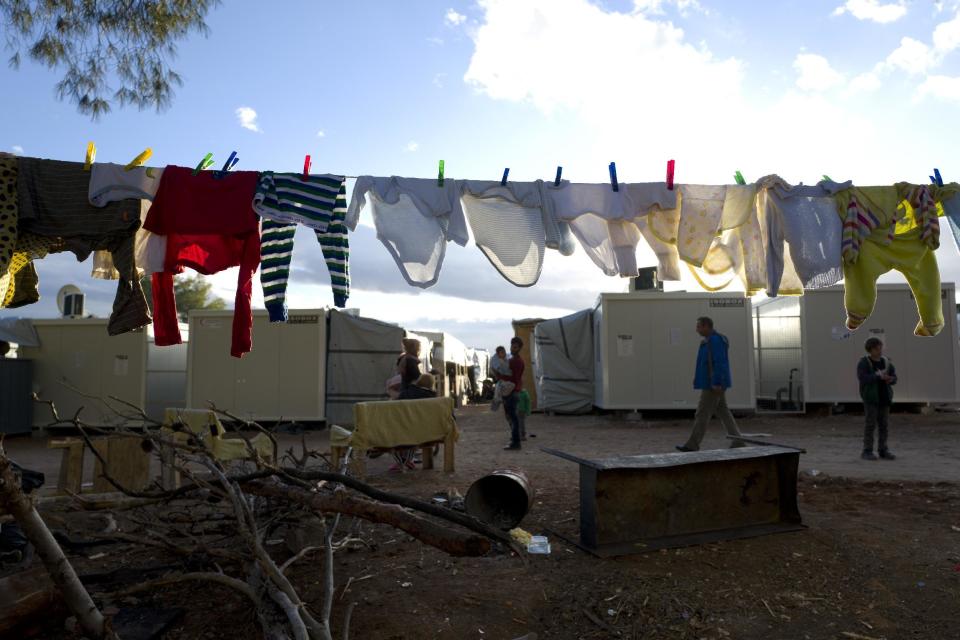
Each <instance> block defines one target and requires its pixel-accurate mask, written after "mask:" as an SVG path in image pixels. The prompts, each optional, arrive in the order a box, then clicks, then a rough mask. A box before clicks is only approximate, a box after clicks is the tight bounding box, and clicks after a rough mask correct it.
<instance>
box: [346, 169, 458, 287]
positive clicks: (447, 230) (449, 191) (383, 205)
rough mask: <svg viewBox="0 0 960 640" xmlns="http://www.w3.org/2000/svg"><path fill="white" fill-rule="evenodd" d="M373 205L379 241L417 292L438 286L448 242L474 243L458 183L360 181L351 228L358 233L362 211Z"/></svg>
mask: <svg viewBox="0 0 960 640" xmlns="http://www.w3.org/2000/svg"><path fill="white" fill-rule="evenodd" d="M368 196H369V200H368ZM368 204H369V207H370V212H371V214H372V216H373V223H374V225H375V226H376V228H377V238H379V239H380V242H382V243H383V245H384V246H385V247H386V248H387V251H389V252H390V255H391V256H393V259H394V261H395V262H396V263H397V266H398V267H399V268H400V273H401V274H402V275H403V278H404V279H405V280H406V281H407V282H408V283H409V284H410V285H412V286H414V287H420V288H421V289H426V288H428V287H431V286H433V285H434V284H436V282H437V280H438V279H439V277H440V269H441V267H442V266H443V257H444V255H445V253H446V243H447V242H448V241H453V242H456V243H457V244H459V245H460V246H465V245H466V244H467V241H468V240H469V234H468V232H467V223H466V219H465V217H464V215H463V208H462V207H461V205H460V188H459V185H458V184H457V183H456V181H454V180H450V179H447V180H445V181H444V184H443V186H438V185H437V181H436V180H433V179H425V178H399V177H396V176H392V177H389V178H386V177H376V178H375V177H373V176H360V177H359V178H357V182H356V184H355V185H354V188H353V197H352V198H351V199H350V205H349V207H347V217H346V220H345V223H346V225H347V227H348V228H349V229H351V230H354V229H356V228H357V223H358V222H359V220H360V211H361V210H362V209H363V208H364V207H365V206H366V205H368Z"/></svg>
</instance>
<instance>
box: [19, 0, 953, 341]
mask: <svg viewBox="0 0 960 640" xmlns="http://www.w3.org/2000/svg"><path fill="white" fill-rule="evenodd" d="M262 7H263V5H262V3H259V2H254V1H252V0H251V1H246V0H244V1H241V0H231V1H230V2H224V3H222V5H221V6H220V7H219V8H217V9H215V10H213V11H212V12H211V13H210V14H209V15H208V19H207V22H208V25H209V26H210V33H209V36H208V37H203V36H200V35H191V36H190V37H189V38H188V39H186V40H185V41H182V42H181V43H180V45H179V52H178V56H177V58H176V60H175V61H174V63H173V66H174V68H175V69H176V70H177V71H178V72H179V73H180V75H181V76H182V77H183V79H184V86H183V87H182V88H180V89H178V90H177V92H176V96H175V98H174V102H173V105H172V107H171V108H169V109H168V110H166V111H164V112H161V113H156V112H155V111H152V110H147V111H138V110H136V108H127V109H122V110H121V109H117V110H115V111H113V112H112V113H110V114H108V115H106V116H105V117H103V118H102V119H101V120H99V121H97V122H92V121H91V120H90V119H89V118H88V117H86V116H83V115H80V114H78V113H77V112H76V109H75V107H74V106H73V105H71V104H69V103H67V102H60V101H58V100H57V98H56V96H55V92H54V85H55V83H56V82H57V80H58V79H59V77H60V76H59V75H58V73H57V71H56V70H52V71H51V70H48V69H46V68H44V67H42V66H39V65H37V64H34V63H31V62H28V61H27V62H24V64H23V65H22V66H21V68H20V70H12V69H9V68H7V67H6V66H0V87H3V95H4V97H5V98H6V99H4V100H0V150H2V151H8V152H13V153H18V154H23V155H28V156H36V157H47V158H56V159H61V160H78V161H82V160H83V157H84V152H85V149H86V144H87V141H89V140H93V141H95V142H96V144H97V148H98V151H97V160H99V161H111V162H122V163H126V162H127V161H129V160H130V159H132V158H133V157H134V156H136V155H137V154H138V153H139V152H140V151H142V150H143V149H144V148H145V147H151V148H152V149H153V152H154V155H153V158H152V159H151V161H150V164H153V165H158V166H160V165H166V164H179V165H187V166H194V165H196V164H197V162H198V161H199V160H200V158H202V157H203V156H204V155H205V154H206V153H207V152H212V153H213V154H214V159H215V161H216V162H215V164H216V166H219V164H220V163H222V162H223V161H224V160H225V159H226V157H227V156H228V155H229V154H230V152H231V151H233V150H236V151H237V154H238V156H239V158H240V162H239V163H238V164H237V166H236V169H238V170H239V169H255V170H276V171H300V170H302V167H303V158H304V155H305V154H308V153H309V154H311V156H312V159H313V171H314V172H325V173H327V172H328V173H336V174H344V175H350V176H356V175H363V174H371V175H402V176H409V177H433V176H436V173H437V163H438V160H440V159H443V160H444V161H445V165H446V176H447V177H449V178H471V179H499V178H500V176H501V174H502V172H503V169H504V168H505V167H510V179H511V180H517V181H522V180H535V179H552V178H553V176H554V174H555V171H556V167H557V166H558V165H562V166H563V176H564V178H566V179H569V180H571V181H574V182H607V181H608V180H609V178H608V174H607V166H608V163H609V162H611V161H615V162H616V163H617V170H618V175H619V179H620V180H621V181H623V182H650V181H655V180H660V179H663V177H664V176H665V167H666V161H667V160H668V159H675V160H676V181H677V182H680V183H684V182H687V183H704V184H725V183H730V182H732V176H733V173H734V172H735V171H736V170H740V171H741V172H742V173H743V175H744V176H746V178H747V180H748V181H749V180H752V179H756V178H758V177H760V176H764V175H768V174H771V173H776V174H778V175H780V176H781V177H783V178H784V179H786V180H787V181H789V182H791V183H798V182H805V183H813V182H816V181H817V180H819V179H820V177H821V176H822V175H824V174H826V175H830V176H831V177H832V178H834V179H836V180H838V181H840V180H847V179H852V180H853V181H854V182H855V183H856V184H860V185H866V184H889V183H892V182H897V181H901V180H907V181H912V182H925V181H927V176H928V175H930V174H931V173H932V169H933V167H938V168H939V169H940V171H941V172H942V174H943V176H944V179H945V180H947V181H952V180H957V175H956V174H954V173H952V172H953V171H954V165H952V160H954V159H960V158H958V152H957V149H960V127H958V126H957V124H956V123H957V115H958V112H960V0H952V1H947V0H944V1H942V2H923V1H906V0H895V1H892V2H889V1H882V0H846V1H845V2H844V1H843V0H832V1H820V0H803V1H801V0H795V1H770V2H763V3H759V2H750V3H746V2H719V1H712V0H632V1H631V0H616V1H614V0H608V1H603V2H597V1H594V2H590V1H587V0H480V1H479V2H455V1H452V0H444V1H443V2H434V1H432V0H418V1H417V2H402V3H400V2H392V1H388V0H377V1H375V0H357V1H355V2H350V3H335V2H315V1H313V2H311V1H307V0H303V1H298V2H294V1H293V0H290V1H288V2H285V3H284V10H283V11H282V12H271V13H270V14H269V15H265V14H264V13H263V11H262ZM958 169H960V168H958ZM348 186H349V185H348ZM944 232H945V237H944V239H943V243H942V247H941V249H940V250H939V251H938V259H939V261H940V265H941V270H942V273H943V280H944V281H956V280H957V279H958V278H960V258H958V253H957V248H956V245H955V244H954V243H953V241H952V240H950V239H949V238H947V237H946V236H947V235H949V234H948V233H946V228H945V229H944ZM350 243H351V272H352V294H351V298H350V303H349V306H350V307H354V308H358V309H359V310H360V311H361V313H362V314H363V315H365V316H370V317H375V318H379V319H382V320H385V321H388V322H395V323H398V324H401V325H403V326H404V327H406V328H408V329H424V330H426V329H431V330H444V331H447V332H449V333H452V334H454V335H456V336H457V337H458V338H460V339H461V340H462V341H463V342H465V343H466V344H468V345H471V346H478V347H486V348H490V347H492V346H494V345H496V344H502V343H505V342H507V341H508V340H509V338H510V335H511V333H512V332H511V329H510V320H511V319H514V318H528V317H544V318H549V317H558V316H562V315H565V314H567V313H570V312H573V311H576V310H578V309H582V308H586V307H589V306H592V305H593V303H594V302H595V300H596V298H597V295H598V294H599V293H600V292H603V291H623V290H625V288H626V281H625V280H623V279H620V278H616V277H608V276H605V275H603V273H602V272H600V270H599V269H598V268H597V267H595V266H594V265H593V263H592V262H590V261H589V259H588V258H587V257H586V256H585V254H584V253H583V251H582V250H579V249H578V251H577V252H576V253H575V254H574V255H573V256H570V257H562V256H560V255H559V254H558V253H556V252H553V251H548V252H547V256H546V259H545V262H544V267H543V275H542V276H541V279H540V281H539V282H538V283H537V284H536V285H535V286H534V287H531V288H517V287H514V286H513V285H511V284H510V283H508V282H506V281H505V280H504V279H503V278H502V277H501V276H500V275H499V274H498V273H497V272H496V271H495V270H494V269H493V268H492V267H491V266H490V265H489V263H488V262H487V260H486V258H485V257H484V256H483V255H482V254H481V253H480V251H479V250H478V249H477V248H476V246H475V245H473V243H472V242H471V243H470V244H468V245H467V246H466V247H459V246H457V245H455V244H452V243H451V244H448V246H447V253H446V258H445V261H444V264H443V269H442V271H441V274H440V279H439V282H438V283H437V284H436V285H435V286H434V287H432V288H430V289H427V290H420V289H416V288H413V287H410V286H409V285H407V284H406V283H405V281H404V280H403V279H402V277H401V276H400V273H399V271H398V270H397V268H396V266H395V265H394V263H393V261H392V258H390V256H389V254H388V253H387V251H386V249H385V248H384V247H383V245H382V244H381V243H380V242H379V241H378V239H377V238H376V232H375V230H374V228H373V226H372V221H371V219H370V217H369V215H368V214H366V213H365V215H364V217H363V218H362V219H361V224H360V226H359V227H358V229H357V232H356V233H354V234H352V235H351V237H350ZM638 261H639V262H640V264H642V265H649V266H653V265H655V263H656V261H655V259H654V257H653V254H652V252H650V250H649V249H648V248H646V247H645V246H643V247H641V248H640V250H639V251H638ZM37 268H38V271H39V274H40V278H41V296H42V299H41V301H40V302H39V303H37V304H36V305H33V306H32V307H26V308H22V309H18V310H7V311H0V316H10V315H20V316H31V317H54V316H56V315H57V310H56V303H55V295H56V292H57V290H58V289H59V288H60V287H61V286H62V285H64V284H68V283H71V284H76V285H78V286H80V287H81V289H83V290H84V292H85V293H86V294H87V310H88V311H89V312H92V313H94V314H96V315H102V316H106V315H108V314H109V310H110V304H111V302H112V299H113V292H114V290H115V283H113V282H107V281H98V280H93V279H91V278H90V276H89V274H90V265H89V263H87V264H78V263H77V261H76V260H75V259H74V258H73V257H72V255H71V254H60V255H56V256H51V257H49V258H47V259H45V260H43V261H42V262H40V263H38V264H37ZM210 280H211V282H212V284H213V285H214V290H215V292H216V294H217V295H219V296H220V297H222V298H224V299H225V300H227V302H228V304H232V301H233V296H234V291H235V289H236V272H235V271H233V270H231V271H227V272H223V273H221V274H217V275H215V276H212V277H211V278H210ZM884 281H889V282H900V281H902V278H901V277H900V276H899V275H897V274H892V275H889V276H887V277H885V279H884ZM668 285H669V287H668V288H671V289H678V288H686V289H691V290H696V285H695V284H693V283H692V282H682V283H676V284H672V285H670V284H669V283H668ZM259 289H260V288H259V286H255V287H254V292H255V293H254V303H255V306H257V307H262V294H261V292H260V290H259ZM287 300H288V304H289V306H290V307H291V308H317V307H324V306H332V304H333V296H332V294H331V291H330V287H329V279H328V276H327V272H326V267H325V265H324V264H323V258H322V254H321V253H320V250H319V247H318V246H317V245H316V243H315V241H314V240H313V239H312V238H311V237H310V235H309V234H308V233H306V232H305V231H304V230H301V231H300V232H298V235H297V243H296V245H295V250H294V258H293V272H292V274H291V279H290V286H289V289H288V292H287ZM841 314H842V310H838V320H839V319H840V318H842V315H841Z"/></svg>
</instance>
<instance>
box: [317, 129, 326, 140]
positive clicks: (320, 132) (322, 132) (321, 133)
mask: <svg viewBox="0 0 960 640" xmlns="http://www.w3.org/2000/svg"><path fill="white" fill-rule="evenodd" d="M317 137H318V138H325V137H327V132H326V131H324V130H323V129H320V130H319V131H317Z"/></svg>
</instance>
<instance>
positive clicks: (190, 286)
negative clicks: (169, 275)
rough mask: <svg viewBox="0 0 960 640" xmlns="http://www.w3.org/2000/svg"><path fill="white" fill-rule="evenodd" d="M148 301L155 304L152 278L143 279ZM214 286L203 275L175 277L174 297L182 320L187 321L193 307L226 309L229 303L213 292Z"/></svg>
mask: <svg viewBox="0 0 960 640" xmlns="http://www.w3.org/2000/svg"><path fill="white" fill-rule="evenodd" d="M141 284H142V285H143V293H144V295H146V296H147V302H149V303H150V304H151V305H152V304H153V295H152V291H153V289H152V287H151V286H150V278H149V277H147V278H144V279H143V280H142V281H141ZM212 289H213V286H212V285H211V284H210V283H209V282H207V281H206V279H205V278H204V277H203V276H201V275H193V276H176V277H175V278H174V279H173V297H174V299H176V301H177V315H178V316H180V321H181V322H186V321H187V315H188V314H189V312H190V310H191V309H214V310H219V309H226V308H227V303H226V302H224V300H223V298H218V297H217V296H215V295H213V294H212V293H211V290H212Z"/></svg>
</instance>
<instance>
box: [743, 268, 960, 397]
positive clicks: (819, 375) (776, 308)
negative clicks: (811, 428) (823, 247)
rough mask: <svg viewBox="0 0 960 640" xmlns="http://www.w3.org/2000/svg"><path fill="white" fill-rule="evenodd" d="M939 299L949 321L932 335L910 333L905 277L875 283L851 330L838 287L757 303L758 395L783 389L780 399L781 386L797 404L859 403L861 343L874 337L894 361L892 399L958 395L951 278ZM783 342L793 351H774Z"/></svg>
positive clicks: (911, 311)
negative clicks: (866, 313) (866, 312)
mask: <svg viewBox="0 0 960 640" xmlns="http://www.w3.org/2000/svg"><path fill="white" fill-rule="evenodd" d="M940 298H941V300H942V302H943V317H944V322H945V326H944V328H943V330H942V331H941V332H940V333H939V334H938V335H937V336H935V337H932V338H920V337H917V336H915V335H913V329H914V327H915V326H916V324H917V307H916V301H915V300H914V298H913V294H912V292H911V291H910V288H909V287H908V286H907V285H905V284H881V285H877V304H876V306H875V308H874V310H873V313H872V314H871V315H870V317H869V318H867V320H866V322H864V323H863V325H862V326H861V327H860V328H859V329H857V331H853V332H851V331H849V330H847V328H846V326H845V325H844V320H845V317H846V316H845V312H844V306H843V287H840V286H836V287H828V288H825V289H817V290H813V291H808V292H807V293H806V294H805V295H804V296H803V297H800V298H776V299H773V300H769V301H764V302H762V303H760V304H758V305H757V307H756V311H755V314H754V316H755V317H754V322H755V323H756V330H755V335H756V351H757V383H758V386H759V387H760V388H761V391H760V393H759V394H758V395H760V396H761V399H762V397H763V396H767V397H770V395H771V393H775V392H776V391H778V390H779V391H780V397H781V398H783V397H784V391H783V390H785V389H789V390H790V391H789V393H790V397H791V400H792V403H793V404H800V405H802V404H803V403H811V402H812V403H841V402H851V403H853V402H861V399H860V387H859V383H858V381H857V375H856V371H857V363H858V362H859V360H860V358H862V357H863V356H864V355H866V351H864V348H863V345H864V342H866V340H867V338H870V337H871V336H876V337H878V338H880V339H881V340H883V342H884V354H885V355H887V356H888V357H889V358H890V359H891V361H892V362H893V364H894V366H895V367H896V368H897V376H898V377H899V380H898V382H897V385H896V386H895V387H894V398H893V399H894V402H896V403H940V402H944V403H946V402H960V348H958V343H957V340H958V337H960V336H958V329H957V316H956V312H955V309H956V293H955V287H954V284H953V283H952V282H944V283H943V284H942V285H941V287H940ZM788 343H789V345H788ZM784 345H787V346H789V347H790V349H789V354H790V355H789V357H786V356H778V355H776V353H775V352H780V353H783V349H782V347H783V346H784ZM785 358H786V359H785ZM791 371H793V374H792V376H791V375H790V372H791Z"/></svg>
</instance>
